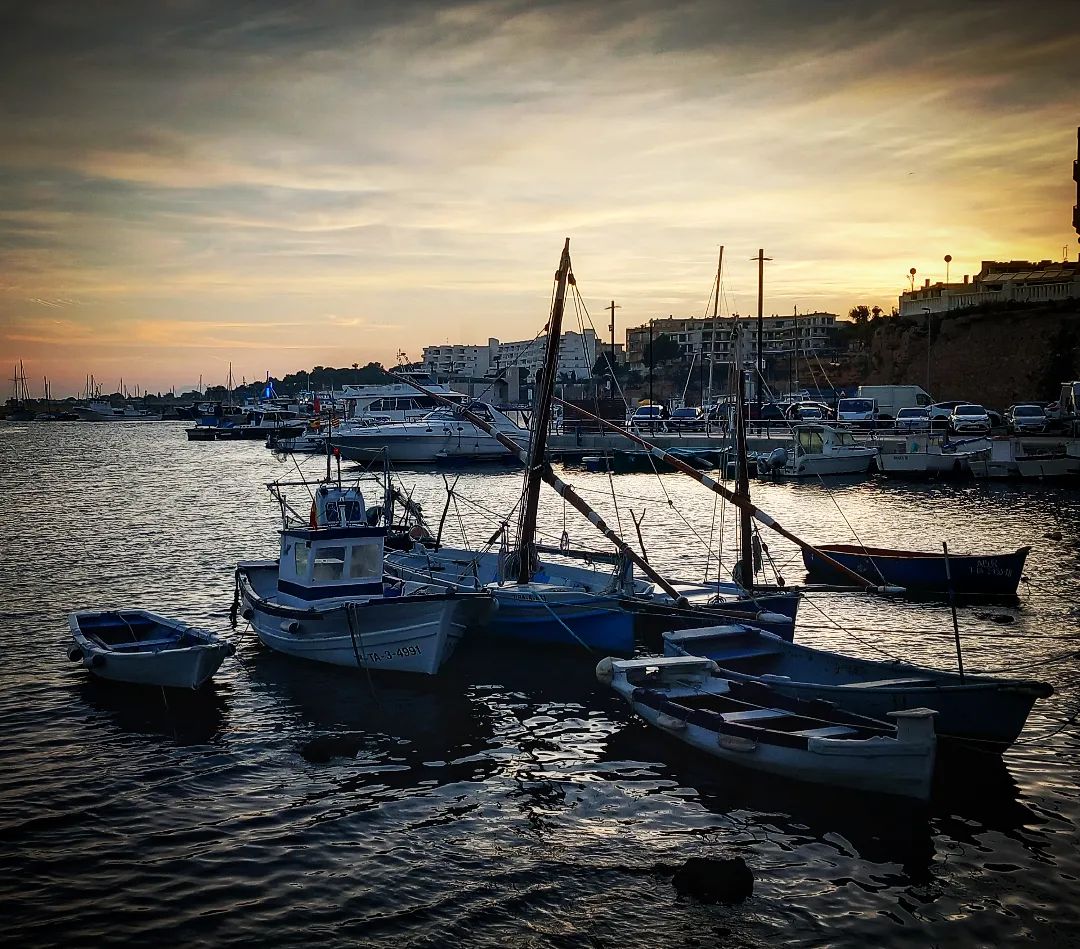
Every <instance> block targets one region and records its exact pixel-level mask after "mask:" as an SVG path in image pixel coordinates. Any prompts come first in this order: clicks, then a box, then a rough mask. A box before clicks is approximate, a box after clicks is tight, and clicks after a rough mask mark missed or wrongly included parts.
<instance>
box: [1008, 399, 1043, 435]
mask: <svg viewBox="0 0 1080 949" xmlns="http://www.w3.org/2000/svg"><path fill="white" fill-rule="evenodd" d="M1005 421H1006V423H1007V425H1008V427H1009V431H1010V432H1013V433H1014V434H1017V435H1022V434H1024V433H1025V432H1045V431H1046V426H1047V424H1048V423H1049V421H1050V420H1049V419H1048V418H1047V417H1046V410H1045V409H1044V408H1043V407H1042V406H1041V405H1035V404H1034V403H1029V404H1026V405H1013V406H1010V408H1009V411H1008V412H1006V413H1005Z"/></svg>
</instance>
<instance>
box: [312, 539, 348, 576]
mask: <svg viewBox="0 0 1080 949" xmlns="http://www.w3.org/2000/svg"><path fill="white" fill-rule="evenodd" d="M344 572H345V548H344V547H320V548H319V549H318V550H316V551H315V570H314V572H313V573H312V576H311V579H312V580H313V581H314V582H315V583H332V582H333V581H334V580H340V579H341V577H342V574H343V573H344Z"/></svg>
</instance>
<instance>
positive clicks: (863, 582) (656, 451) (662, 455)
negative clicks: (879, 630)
mask: <svg viewBox="0 0 1080 949" xmlns="http://www.w3.org/2000/svg"><path fill="white" fill-rule="evenodd" d="M554 401H555V402H556V404H558V405H561V406H562V407H563V408H564V409H571V410H572V411H574V412H577V413H578V415H581V416H584V417H585V418H587V419H591V420H592V421H594V422H597V423H598V424H599V425H600V426H602V427H603V428H607V429H610V430H611V431H613V432H616V433H617V434H619V435H622V436H623V437H624V438H629V439H630V441H632V442H637V444H639V445H641V447H642V448H645V449H647V450H648V451H649V453H650V454H651V455H652V456H653V457H654V458H658V459H659V460H660V461H663V462H666V463H667V464H669V465H671V467H672V468H675V469H676V470H678V471H681V472H682V473H683V474H686V475H689V476H690V477H691V478H694V479H695V480H696V481H698V482H700V483H701V484H703V485H705V487H707V488H708V489H709V490H710V491H715V492H716V493H717V494H719V495H720V496H721V497H723V498H726V499H727V500H728V501H730V502H731V503H732V504H734V505H735V506H736V507H739V508H742V509H743V510H744V511H747V512H748V513H749V514H750V516H751V517H753V518H754V519H755V520H756V521H758V522H759V523H761V524H764V525H765V526H766V527H770V528H772V529H773V530H774V531H776V533H778V534H779V535H780V536H781V537H786V538H787V539H788V540H790V541H791V542H792V543H794V544H797V545H798V546H799V547H800V548H801V549H802V550H809V551H812V552H813V553H814V556H816V557H820V558H821V559H822V560H823V561H825V563H827V564H828V565H829V566H830V567H832V568H833V569H834V570H837V571H839V572H840V573H842V574H844V575H845V576H847V577H850V578H851V579H852V580H853V581H855V582H856V583H857V584H858V585H859V586H861V587H864V588H865V589H866V590H867V591H869V592H873V593H890V594H892V593H898V592H900V593H902V592H903V590H902V588H899V587H891V586H878V585H877V584H875V583H873V582H872V581H870V580H867V579H866V577H864V576H861V575H860V574H858V573H856V572H855V571H854V570H852V569H851V568H850V567H847V566H845V565H844V564H842V563H840V562H838V561H836V560H834V559H833V558H832V557H830V556H829V555H828V554H826V553H824V552H823V551H821V550H818V549H817V548H816V547H815V546H814V545H813V544H808V543H807V542H806V541H804V540H802V539H801V538H799V537H796V536H795V535H794V534H793V533H791V531H789V530H787V528H785V527H783V526H782V525H780V524H778V523H777V522H776V521H774V520H773V519H772V518H771V517H770V516H769V515H768V514H766V513H765V512H764V511H763V510H761V509H760V508H758V507H755V506H754V505H753V503H751V502H750V501H748V500H746V499H745V498H743V497H740V496H739V495H737V494H735V493H734V492H733V491H729V490H728V489H727V488H725V487H724V486H723V485H721V484H720V483H719V482H717V481H716V480H714V479H713V478H710V477H709V476H708V475H707V474H703V473H702V472H700V471H698V470H697V468H694V467H693V466H692V465H688V464H687V463H686V462H685V461H683V460H682V459H681V458H679V457H678V456H676V455H672V454H671V453H670V452H666V451H664V449H663V448H660V447H659V446H657V445H654V444H653V443H652V442H647V441H646V440H645V439H644V438H641V437H640V436H638V435H635V434H634V433H633V432H628V431H627V430H626V429H624V428H619V426H618V425H614V424H613V423H611V422H609V421H607V420H606V419H602V418H600V417H599V416H598V415H593V414H592V413H591V412H588V411H586V410H585V409H583V408H581V407H580V406H577V405H574V404H572V403H570V402H566V401H564V400H563V399H560V398H558V397H556V398H555V400H554Z"/></svg>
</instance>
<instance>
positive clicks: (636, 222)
mask: <svg viewBox="0 0 1080 949" xmlns="http://www.w3.org/2000/svg"><path fill="white" fill-rule="evenodd" d="M1018 10H1022V12H1023V15H1022V16H1018V15H1017V11H1018ZM6 26H7V29H5V30H3V31H0V83H2V84H3V87H4V88H5V89H7V90H16V91H17V94H15V95H7V96H4V97H2V98H0V122H2V123H3V127H4V129H5V135H4V137H3V141H2V142H0V273H3V274H4V277H3V282H2V283H0V349H2V352H0V358H6V357H7V355H8V353H13V354H14V353H18V354H19V355H23V356H30V355H33V356H34V357H35V358H40V359H42V360H44V361H50V360H53V361H55V362H58V361H59V360H61V359H71V358H76V360H77V361H83V360H87V359H90V358H91V357H93V358H103V359H104V358H109V359H113V358H114V357H115V358H129V359H134V358H136V357H137V358H138V359H139V364H140V365H142V366H146V367H147V368H148V371H149V369H150V368H151V367H152V369H153V371H154V372H155V373H158V374H159V375H158V376H157V378H158V379H159V380H160V382H161V383H162V384H166V385H167V383H168V381H169V380H170V379H173V380H175V379H177V378H191V377H192V375H193V373H196V372H197V371H198V367H197V363H198V361H200V360H207V359H210V358H217V359H218V360H220V359H222V358H225V359H227V358H228V356H227V354H228V353H229V352H234V351H235V352H247V353H249V354H251V358H252V360H257V363H256V365H257V366H258V367H259V372H260V373H261V371H262V368H265V367H266V366H270V367H271V368H273V369H274V371H285V370H288V369H293V368H298V367H297V366H296V365H294V364H293V363H294V362H295V360H296V359H299V358H302V357H303V355H304V354H305V353H311V354H312V356H313V358H314V357H315V356H316V355H317V356H318V361H320V362H322V363H324V364H332V363H335V362H337V363H342V364H344V363H350V362H353V361H361V362H365V361H367V360H368V359H371V358H380V359H383V360H386V361H392V359H393V354H394V353H395V352H396V351H397V350H398V349H399V348H405V349H408V350H409V351H410V353H411V354H412V355H419V349H420V348H421V347H422V346H423V345H424V344H425V343H426V342H435V341H439V340H442V339H444V338H446V337H448V336H449V337H450V338H453V339H461V340H463V341H467V340H474V341H475V340H483V339H486V338H487V336H489V335H498V336H500V337H502V338H519V337H531V336H532V335H533V333H534V331H535V329H536V327H537V326H538V325H540V324H541V323H542V322H543V319H544V318H545V316H546V312H545V311H546V305H547V291H548V282H549V280H550V271H551V269H552V266H553V264H554V259H555V258H557V253H558V247H559V244H560V243H561V239H562V237H563V236H565V235H570V236H571V237H572V239H573V247H574V253H575V268H576V271H577V273H578V275H579V278H580V279H581V288H582V290H583V292H584V293H586V294H587V295H588V296H589V297H590V298H591V299H594V300H595V302H596V303H597V304H599V303H600V301H601V300H604V299H609V298H611V297H613V296H614V297H617V298H619V300H620V303H621V305H622V307H623V309H622V310H621V311H620V323H621V324H625V323H627V322H629V323H634V322H638V321H640V320H643V319H646V318H648V317H649V316H653V315H656V314H657V313H665V314H666V313H668V312H687V313H691V312H697V311H699V310H700V308H701V307H702V305H703V304H704V301H705V297H706V296H707V295H708V286H709V283H710V280H711V271H712V268H713V266H714V261H715V253H716V249H717V245H719V244H724V245H725V246H726V247H727V260H728V267H727V278H726V289H727V290H728V291H729V296H730V299H731V301H732V304H733V306H735V307H742V308H743V309H744V310H745V309H747V308H748V307H749V304H750V301H751V300H752V298H753V281H754V278H755V275H754V270H753V266H752V265H751V264H750V262H749V258H750V257H751V256H752V255H753V254H754V252H755V251H756V249H757V248H758V247H759V246H765V247H766V249H767V252H768V253H769V254H770V256H772V257H774V258H775V261H774V263H773V264H771V265H770V268H769V271H768V285H767V293H766V300H767V304H766V305H767V306H768V307H769V308H770V309H773V310H776V311H785V312H786V311H788V310H790V308H791V307H792V306H795V305H798V306H800V308H811V307H815V308H819V307H820V308H831V309H833V310H846V309H847V308H848V307H849V306H851V305H853V304H854V303H857V302H868V303H874V302H877V303H880V304H882V305H885V306H888V305H889V304H890V302H891V301H892V300H893V299H895V296H896V294H897V292H898V291H899V289H900V288H901V287H902V285H903V283H904V275H905V274H906V272H907V270H908V268H909V267H910V266H917V267H918V268H919V270H920V272H925V273H927V274H928V275H930V274H933V273H934V271H933V268H934V267H935V266H937V267H939V268H940V266H941V264H940V263H939V262H940V260H941V257H942V256H943V255H944V254H945V253H951V254H952V255H953V257H954V258H955V260H954V265H953V272H954V273H956V272H958V271H962V270H964V269H967V270H969V271H970V270H973V269H975V268H977V266H978V262H979V260H981V259H982V258H984V257H993V256H997V255H1002V256H1009V257H1016V256H1024V255H1030V256H1036V257H1045V256H1050V255H1052V254H1057V253H1060V248H1061V246H1062V245H1063V244H1066V243H1068V244H1070V245H1071V243H1072V240H1073V239H1074V238H1075V235H1073V234H1072V232H1071V229H1070V227H1069V217H1070V209H1071V205H1072V194H1071V187H1072V182H1071V165H1070V163H1071V159H1072V157H1073V153H1072V150H1073V148H1074V147H1075V145H1074V141H1075V139H1074V135H1075V128H1076V121H1077V118H1076V114H1075V99H1074V92H1073V89H1074V79H1075V68H1076V60H1075V50H1076V48H1077V44H1078V42H1080V5H1077V4H1075V3H1072V2H1065V0H1059V2H1051V3H1044V4H1036V5H1026V6H1024V7H1022V8H1021V7H1018V5H1016V4H1014V3H1011V2H1009V0H990V2H986V3H982V4H979V5H971V6H968V5H958V6H954V7H948V6H946V7H943V6H942V5H940V4H937V3H928V2H901V0H850V2H838V0H823V2H820V3H814V4H806V3H805V2H801V0H764V2H757V3H744V2H734V0H731V2H706V0H692V2H677V0H676V2H674V3H672V4H669V5H667V6H665V7H663V8H657V7H656V5H655V4H652V3H646V2H644V0H626V2H612V3H570V2H568V0H567V2H562V0H551V2H546V3H535V2H526V0H494V2H466V3H430V4H427V3H416V2H414V3H404V4H398V3H395V4H391V3H384V4H383V3H374V4H357V5H342V4H337V3H332V2H327V3H320V2H315V3H313V4H306V5H303V6H296V5H294V4H291V3H285V2H281V3H268V4H259V5H257V6H256V7H254V8H252V7H250V6H236V5H221V4H211V3H209V0H205V2H204V0H188V2H185V3H183V4H164V5H149V6H148V5H145V4H140V3H136V2H134V0H131V2H126V3H125V2H121V3H116V4H109V5H107V6H106V7H104V8H102V7H100V6H91V5H85V4H79V3H75V2H52V0H46V2H40V3H36V4H29V5H24V6H22V7H20V8H18V10H17V12H16V13H13V14H11V15H10V16H9V19H8V21H7V23H6ZM75 301H78V306H77V307H75V306H73V303H74V302H75ZM63 308H68V309H72V310H76V309H77V311H78V313H79V321H78V323H77V327H78V332H77V334H76V335H74V336H70V337H69V338H68V341H69V342H70V341H71V340H78V343H77V345H78V346H79V347H80V350H79V351H78V352H74V351H72V350H67V351H65V352H64V354H63V355H61V353H62V347H63V346H64V345H65V340H64V339H62V338H60V335H58V334H57V333H56V332H54V331H50V330H46V329H42V328H41V324H40V321H39V320H38V321H35V314H41V313H43V312H49V311H52V310H57V309H63ZM328 328H332V330H333V332H332V333H326V332H324V331H325V330H327V329H328ZM69 332H73V331H72V330H71V329H70V328H69ZM72 345H75V344H74V343H72ZM34 347H40V348H37V349H35V348H34ZM49 347H56V348H55V350H50V348H49ZM140 347H143V348H141V349H140ZM124 354H127V356H126V357H125V356H124ZM55 362H54V363H53V364H51V365H50V369H49V373H50V375H56V376H59V375H60V371H59V370H58V369H57V368H53V365H55ZM170 366H172V367H173V368H171V369H170V368H169V367H170ZM255 368H256V366H253V367H252V374H254V372H255ZM82 371H83V370H82V368H81V367H78V368H77V371H75V372H74V373H73V374H74V375H75V377H76V382H77V381H79V379H80V378H81V374H82Z"/></svg>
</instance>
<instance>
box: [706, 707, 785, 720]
mask: <svg viewBox="0 0 1080 949" xmlns="http://www.w3.org/2000/svg"><path fill="white" fill-rule="evenodd" d="M720 714H721V715H722V716H723V719H724V721H725V722H730V723H732V724H734V723H736V722H738V723H742V722H761V721H764V720H765V719H769V718H786V717H787V716H789V715H790V714H791V713H790V712H782V711H780V710H779V709H775V708H751V709H747V710H746V711H745V712H721V713H720Z"/></svg>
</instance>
